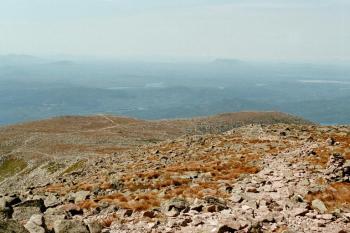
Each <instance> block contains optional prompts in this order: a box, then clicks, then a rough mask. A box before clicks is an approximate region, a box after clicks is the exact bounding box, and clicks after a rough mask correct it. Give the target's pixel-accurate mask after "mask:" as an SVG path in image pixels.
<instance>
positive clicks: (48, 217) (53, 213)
mask: <svg viewBox="0 0 350 233" xmlns="http://www.w3.org/2000/svg"><path fill="white" fill-rule="evenodd" d="M65 217H66V214H65V212H64V211H63V210H61V209H55V208H49V209H47V210H46V211H45V213H44V221H45V224H46V227H47V229H48V230H50V231H51V230H53V227H54V222H55V221H57V220H63V219H65Z"/></svg>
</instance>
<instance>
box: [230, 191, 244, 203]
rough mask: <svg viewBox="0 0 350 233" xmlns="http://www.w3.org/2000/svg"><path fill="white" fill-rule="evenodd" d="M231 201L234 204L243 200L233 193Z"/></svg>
mask: <svg viewBox="0 0 350 233" xmlns="http://www.w3.org/2000/svg"><path fill="white" fill-rule="evenodd" d="M230 200H231V201H232V202H234V203H239V202H241V201H242V200H243V198H242V196H241V195H239V194H236V193H233V194H232V195H231V197H230Z"/></svg>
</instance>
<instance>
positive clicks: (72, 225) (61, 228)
mask: <svg viewBox="0 0 350 233" xmlns="http://www.w3.org/2000/svg"><path fill="white" fill-rule="evenodd" d="M54 231H55V233H89V229H88V227H87V226H86V225H85V224H84V223H83V222H80V221H76V220H57V221H55V223H54Z"/></svg>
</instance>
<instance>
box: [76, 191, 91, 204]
mask: <svg viewBox="0 0 350 233" xmlns="http://www.w3.org/2000/svg"><path fill="white" fill-rule="evenodd" d="M89 195H90V192H89V191H79V192H76V193H75V194H73V196H74V202H75V203H79V202H82V201H84V200H86V198H87V197H88V196H89Z"/></svg>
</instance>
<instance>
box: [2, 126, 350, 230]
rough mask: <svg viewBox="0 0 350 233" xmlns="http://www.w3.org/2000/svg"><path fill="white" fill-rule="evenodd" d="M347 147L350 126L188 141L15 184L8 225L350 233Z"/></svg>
mask: <svg viewBox="0 0 350 233" xmlns="http://www.w3.org/2000/svg"><path fill="white" fill-rule="evenodd" d="M349 142H350V127H349V126H316V125H293V124H273V125H260V124H255V125H249V126H243V127H240V128H235V129H233V130H229V131H227V132H224V133H217V134H204V135H194V136H181V137H178V138H176V139H169V140H166V141H163V142H159V143H156V144H150V145H142V146H138V147H137V148H134V149H130V150H127V151H116V152H115V153H113V154H107V155H100V156H97V157H89V158H85V159H84V160H79V161H77V162H76V163H74V164H73V165H71V166H74V169H68V171H67V168H65V169H64V171H66V172H61V170H60V169H57V171H56V172H60V174H57V176H53V177H52V179H49V180H46V182H38V183H35V182H22V183H21V182H20V181H18V182H19V183H20V186H18V184H17V186H16V184H15V183H12V185H13V186H12V187H21V188H20V189H18V190H17V191H16V190H11V191H10V192H8V193H3V194H2V197H1V198H0V219H1V218H2V219H5V221H9V220H6V219H12V220H13V219H14V220H16V221H18V222H20V223H22V224H23V225H24V226H25V227H27V229H28V228H30V227H31V228H35V229H44V232H48V231H49V230H53V231H54V232H56V233H57V232H69V231H70V230H71V232H74V231H73V230H74V229H78V230H79V232H101V231H102V232H111V233H116V232H336V233H341V232H342V233H343V232H348V230H349V229H350V200H349V195H348V193H349V191H350V186H349V184H350V166H349V161H350V144H349ZM81 161H83V162H81ZM51 166H52V168H51V169H52V170H53V171H54V170H55V166H54V165H53V164H51ZM35 175H36V176H33V177H32V178H35V177H38V178H39V177H40V172H39V173H35ZM1 203H2V204H1ZM33 216H34V217H33ZM40 216H42V218H43V219H44V221H39V220H40ZM28 226H29V227H28ZM62 229H63V230H62ZM28 230H30V229H28Z"/></svg>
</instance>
